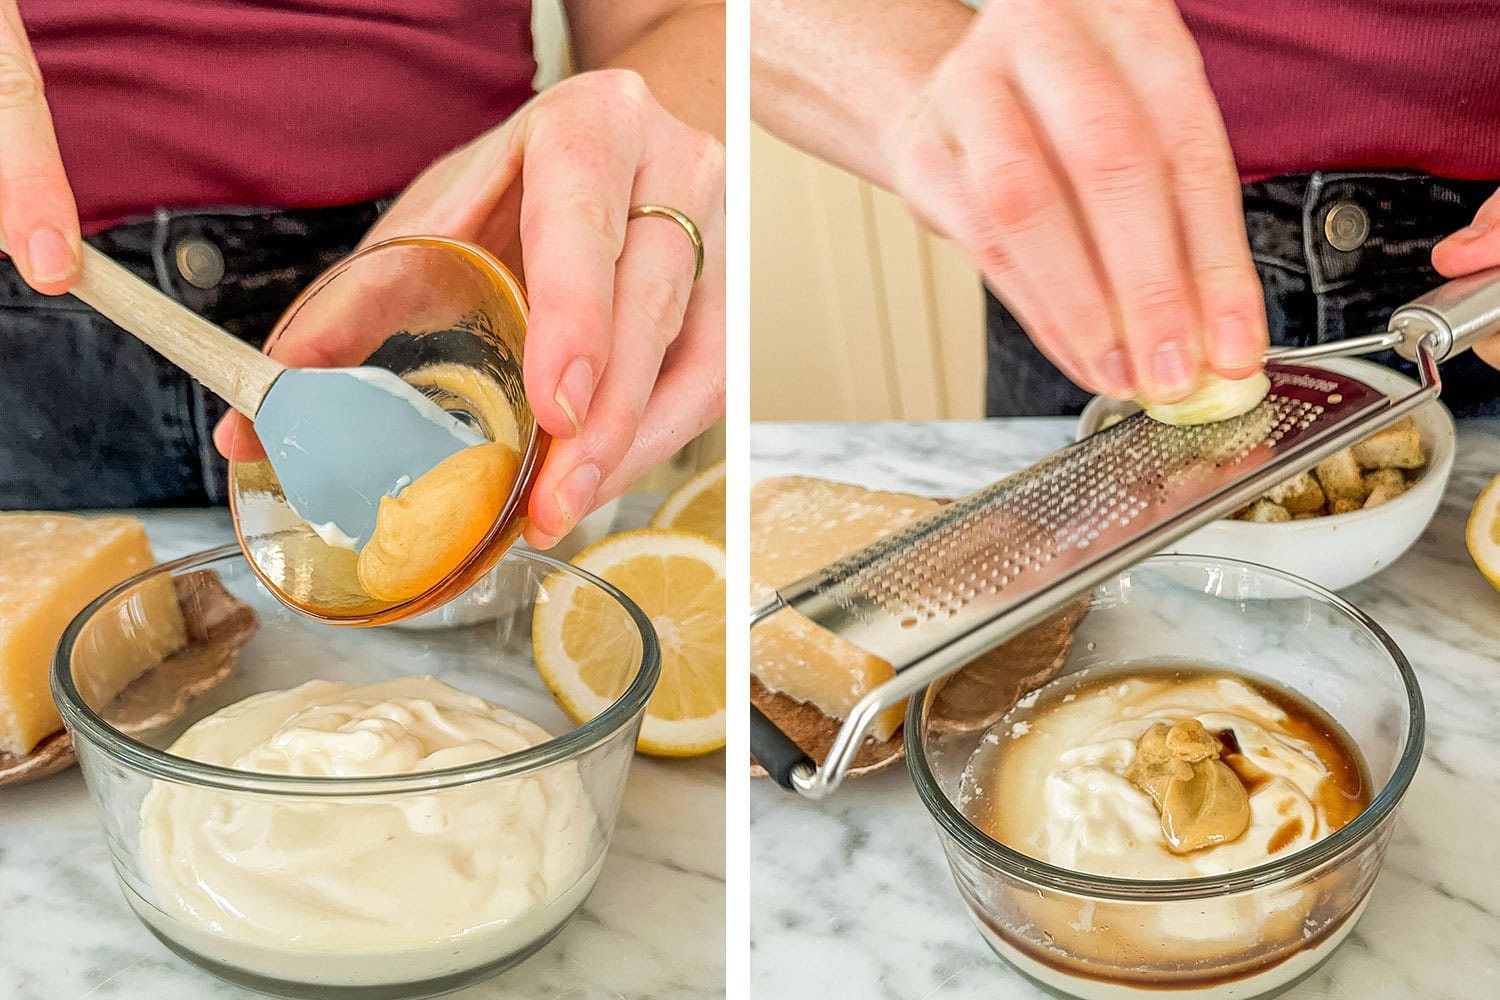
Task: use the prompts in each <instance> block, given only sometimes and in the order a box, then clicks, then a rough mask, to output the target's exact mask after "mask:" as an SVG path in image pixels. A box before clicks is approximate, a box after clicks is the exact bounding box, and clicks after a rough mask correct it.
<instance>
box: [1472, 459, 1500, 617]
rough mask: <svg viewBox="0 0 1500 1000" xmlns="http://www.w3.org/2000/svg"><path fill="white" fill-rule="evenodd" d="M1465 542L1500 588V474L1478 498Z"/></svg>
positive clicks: (1477, 561)
mask: <svg viewBox="0 0 1500 1000" xmlns="http://www.w3.org/2000/svg"><path fill="white" fill-rule="evenodd" d="M1464 541H1465V542H1466V543H1467V544H1468V546H1469V555H1471V556H1473V557H1474V565H1475V566H1478V567H1479V572H1481V573H1483V574H1484V577H1485V579H1486V580H1488V581H1490V583H1491V584H1492V585H1493V586H1494V588H1495V589H1496V590H1500V476H1496V477H1495V478H1494V479H1491V480H1490V484H1489V485H1488V486H1486V487H1485V488H1484V489H1483V490H1481V491H1480V493H1479V499H1478V500H1475V501H1474V513H1472V514H1470V515H1469V526H1468V529H1467V530H1466V531H1465V532H1464Z"/></svg>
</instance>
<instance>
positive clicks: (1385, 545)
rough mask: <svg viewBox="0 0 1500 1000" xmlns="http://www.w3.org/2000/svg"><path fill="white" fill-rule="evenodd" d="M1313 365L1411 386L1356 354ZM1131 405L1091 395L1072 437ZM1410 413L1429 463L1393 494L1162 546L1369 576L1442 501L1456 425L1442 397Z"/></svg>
mask: <svg viewBox="0 0 1500 1000" xmlns="http://www.w3.org/2000/svg"><path fill="white" fill-rule="evenodd" d="M1316 367H1321V368H1328V369H1332V370H1333V371H1339V372H1343V373H1345V374H1347V375H1353V376H1354V377H1356V378H1358V379H1361V380H1362V381H1364V382H1365V383H1367V384H1368V385H1371V386H1374V387H1375V388H1377V389H1380V390H1382V391H1384V392H1387V393H1390V394H1391V395H1392V396H1402V395H1405V394H1406V393H1408V392H1410V391H1412V390H1413V389H1415V388H1416V384H1415V383H1414V382H1412V380H1411V379H1409V378H1407V377H1406V376H1404V375H1402V374H1401V373H1400V372H1397V371H1395V370H1393V369H1390V368H1387V367H1385V366H1384V365H1378V364H1375V363H1374V362H1372V361H1363V360H1360V359H1358V358H1334V359H1330V360H1327V361H1321V362H1318V364H1317V366H1316ZM1137 409H1139V407H1137V406H1136V405H1135V404H1134V403H1121V402H1117V401H1115V400H1112V399H1106V398H1104V397H1102V396H1101V397H1096V398H1095V399H1094V400H1092V401H1091V402H1090V403H1089V404H1088V406H1086V407H1084V410H1083V414H1082V415H1081V416H1080V417H1079V418H1078V430H1077V434H1076V436H1077V437H1078V438H1079V439H1080V440H1081V439H1082V438H1085V437H1088V436H1089V435H1090V434H1093V433H1094V432H1095V431H1097V430H1099V428H1100V427H1101V426H1102V424H1103V422H1104V420H1105V419H1106V418H1107V417H1109V416H1110V415H1112V414H1115V413H1121V414H1126V413H1131V412H1134V411H1135V410H1137ZM1412 419H1413V420H1415V421H1416V424H1417V429H1418V430H1419V431H1420V432H1421V434H1422V450H1423V451H1424V452H1425V453H1426V455H1427V468H1426V469H1425V470H1423V472H1422V476H1421V478H1420V479H1418V480H1417V482H1416V483H1414V484H1413V485H1412V487H1411V488H1410V489H1408V490H1407V491H1406V492H1405V493H1403V494H1401V495H1400V496H1399V497H1397V498H1396V499H1394V500H1391V501H1390V502H1388V503H1384V504H1381V505H1380V506H1379V507H1374V508H1371V509H1370V510H1357V511H1354V512H1353V513H1352V514H1333V515H1329V516H1327V517H1314V518H1309V519H1307V520H1302V521H1285V522H1280V523H1276V524H1252V523H1250V522H1248V521H1230V520H1222V521H1215V522H1214V523H1213V524H1209V525H1205V526H1204V527H1202V528H1199V529H1198V530H1197V531H1195V532H1193V533H1192V534H1191V535H1188V536H1187V537H1186V538H1183V539H1182V540H1181V541H1179V542H1177V543H1176V544H1174V545H1172V546H1170V547H1169V548H1167V549H1165V550H1164V551H1166V552H1185V553H1193V554H1196V555H1206V556H1219V557H1222V558H1226V559H1238V560H1242V561H1244V562H1251V563H1257V564H1259V565H1262V566H1270V567H1273V568H1275V569H1279V570H1282V571H1283V572H1286V573H1291V574H1293V575H1294V576H1299V577H1301V578H1302V579H1304V580H1311V581H1312V582H1313V583H1316V584H1318V585H1319V586H1321V587H1325V588H1327V589H1328V590H1340V589H1342V588H1344V587H1351V586H1353V585H1354V584H1356V583H1359V582H1360V581H1361V580H1365V579H1367V578H1369V577H1371V576H1374V575H1375V574H1376V573H1378V572H1380V571H1381V570H1382V569H1384V568H1385V567H1386V566H1389V565H1390V564H1391V563H1393V562H1395V561H1396V559H1397V558H1398V557H1400V555H1401V554H1402V553H1403V552H1405V551H1406V550H1407V549H1408V548H1410V547H1411V545H1412V543H1413V542H1415V541H1416V540H1417V538H1418V537H1420V536H1421V534H1422V532H1423V531H1424V530H1426V528H1427V525H1428V523H1429V522H1430V521H1431V520H1432V517H1433V515H1434V514H1435V513H1437V509H1438V505H1439V504H1440V503H1441V502H1442V499H1443V488H1444V487H1445V486H1446V485H1447V483H1448V474H1449V473H1450V472H1452V471H1453V453H1454V447H1455V443H1456V440H1457V431H1456V429H1455V428H1454V425H1453V415H1452V414H1450V413H1449V412H1448V408H1447V407H1445V406H1443V404H1442V403H1436V402H1434V403H1429V404H1428V405H1426V406H1423V407H1420V408H1418V409H1417V410H1416V411H1415V412H1414V413H1413V414H1412Z"/></svg>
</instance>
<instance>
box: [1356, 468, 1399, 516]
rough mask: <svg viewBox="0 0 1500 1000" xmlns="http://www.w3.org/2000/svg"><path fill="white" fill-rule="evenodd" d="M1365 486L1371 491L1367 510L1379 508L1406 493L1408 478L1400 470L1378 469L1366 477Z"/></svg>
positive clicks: (1368, 496)
mask: <svg viewBox="0 0 1500 1000" xmlns="http://www.w3.org/2000/svg"><path fill="white" fill-rule="evenodd" d="M1365 486H1366V487H1367V488H1368V490H1369V492H1368V495H1367V496H1366V497H1365V507H1366V509H1368V508H1370V507H1379V506H1380V505H1381V504H1383V503H1387V502H1389V501H1391V500H1394V499H1395V498H1396V497H1399V496H1400V495H1401V494H1403V493H1405V492H1406V477H1405V476H1403V475H1402V474H1401V470H1400V469H1376V470H1375V471H1374V472H1371V473H1369V474H1368V475H1366V476H1365Z"/></svg>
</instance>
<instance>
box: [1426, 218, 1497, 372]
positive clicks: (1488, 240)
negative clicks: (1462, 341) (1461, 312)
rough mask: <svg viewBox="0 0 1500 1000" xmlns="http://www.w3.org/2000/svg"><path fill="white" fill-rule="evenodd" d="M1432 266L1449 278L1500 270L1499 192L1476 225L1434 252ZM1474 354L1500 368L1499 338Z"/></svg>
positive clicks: (1453, 235)
mask: <svg viewBox="0 0 1500 1000" xmlns="http://www.w3.org/2000/svg"><path fill="white" fill-rule="evenodd" d="M1432 266H1433V267H1434V268H1436V269H1437V272H1438V273H1439V274H1441V275H1443V276H1444V277H1447V278H1457V277H1459V276H1460V275H1465V274H1473V273H1474V272H1475V271H1483V270H1484V269H1485V268H1489V267H1500V189H1497V190H1496V191H1495V193H1494V194H1493V195H1491V196H1490V198H1489V200H1488V201H1486V202H1485V203H1484V204H1483V205H1481V206H1479V211H1478V212H1476V213H1475V214H1474V221H1473V222H1471V223H1469V225H1467V226H1465V227H1464V228H1463V229H1460V230H1459V231H1458V232H1456V233H1453V234H1452V235H1450V236H1449V237H1448V238H1447V239H1445V240H1443V241H1442V242H1441V243H1439V244H1438V245H1437V246H1435V247H1433V248H1432ZM1474 353H1475V354H1477V355H1479V356H1480V357H1481V358H1483V359H1484V360H1485V361H1486V362H1487V363H1488V364H1489V365H1490V367H1492V368H1500V334H1496V335H1495V336H1493V337H1490V338H1489V339H1488V340H1484V341H1481V342H1480V343H1478V344H1475V345H1474Z"/></svg>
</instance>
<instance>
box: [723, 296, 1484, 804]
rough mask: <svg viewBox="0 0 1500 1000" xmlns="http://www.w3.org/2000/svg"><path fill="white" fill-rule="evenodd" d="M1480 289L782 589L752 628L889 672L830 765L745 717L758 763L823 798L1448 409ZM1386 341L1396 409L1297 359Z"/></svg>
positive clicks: (1275, 371)
mask: <svg viewBox="0 0 1500 1000" xmlns="http://www.w3.org/2000/svg"><path fill="white" fill-rule="evenodd" d="M1480 279H1482V280H1476V279H1461V281H1460V282H1451V283H1449V285H1445V286H1443V287H1442V288H1440V289H1438V290H1437V291H1435V292H1433V293H1430V294H1429V295H1427V296H1423V298H1421V299H1418V300H1417V301H1416V302H1414V303H1411V304H1409V305H1408V306H1404V307H1402V309H1400V310H1398V311H1397V312H1396V314H1394V315H1393V316H1392V319H1391V328H1390V331H1389V332H1388V333H1386V334H1380V335H1376V336H1372V337H1369V338H1361V339H1360V340H1357V341H1352V342H1348V343H1347V344H1345V345H1341V347H1340V348H1330V346H1328V345H1320V346H1318V347H1314V348H1309V349H1305V350H1302V351H1300V352H1298V351H1293V352H1285V353H1283V354H1281V355H1278V359H1277V360H1275V361H1273V362H1272V363H1270V364H1268V365H1267V367H1266V374H1267V375H1268V376H1269V378H1270V381H1271V391H1270V394H1269V395H1268V396H1267V398H1266V399H1265V400H1264V401H1263V402H1262V403H1261V404H1260V405H1259V406H1258V407H1256V408H1255V409H1254V410H1252V411H1250V412H1249V413H1247V414H1245V415H1243V416H1241V417H1238V418H1235V419H1233V420H1228V421H1224V422H1221V423H1217V424H1208V425H1203V426H1198V427H1173V426H1169V425H1166V424H1162V423H1158V422H1156V421H1154V420H1152V419H1151V418H1150V417H1147V416H1146V415H1144V414H1136V415H1134V416H1132V417H1128V418H1126V419H1125V420H1123V421H1122V422H1120V423H1118V424H1116V425H1115V426H1113V427H1109V428H1106V429H1104V430H1102V431H1100V432H1099V433H1097V434H1095V435H1093V436H1091V437H1089V438H1086V439H1085V440H1083V441H1079V442H1077V443H1075V444H1073V445H1071V446H1069V447H1067V448H1064V449H1063V450H1061V451H1059V452H1056V453H1054V454H1052V455H1051V456H1049V457H1047V458H1045V459H1043V460H1042V461H1040V462H1038V463H1037V464H1035V465H1032V466H1030V467H1028V468H1025V469H1023V470H1021V471H1020V472H1017V473H1015V474H1014V475H1012V476H1009V477H1007V478H1005V479H1002V480H1001V481H999V482H997V483H995V484H994V485H992V486H988V487H986V488H984V489H982V490H980V491H979V492H977V493H974V494H972V495H970V496H968V497H966V498H964V499H962V500H959V501H957V502H955V503H952V504H948V505H946V506H944V507H942V508H941V509H939V510H938V511H936V512H934V513H933V514H931V515H929V516H928V517H926V518H923V519H922V520H920V521H917V522H914V523H912V524H910V525H908V526H907V527H905V528H904V529H902V530H900V531H897V532H895V533H893V534H891V535H889V536H887V537H886V538H884V539H882V540H880V541H878V542H876V543H874V544H872V545H869V546H866V547H865V548H862V549H859V550H858V551H856V552H854V553H852V554H850V555H849V556H846V557H845V558H843V559H840V560H838V561H837V562H835V563H833V564H831V565H829V566H826V567H824V568H823V569H822V570H820V571H818V572H816V573H813V574H811V575H809V576H806V577H804V578H802V579H801V580H798V581H797V582H795V583H793V584H791V585H790V586H788V587H784V588H782V589H781V590H779V591H778V592H777V593H776V594H773V595H772V596H771V597H769V598H767V599H766V600H765V601H763V602H761V603H760V604H759V605H757V606H756V607H755V608H754V609H752V612H751V625H752V627H753V626H754V625H755V624H756V623H757V622H759V621H762V620H764V619H765V618H767V617H769V616H770V615H771V614H773V613H774V612H776V611H778V610H781V609H782V608H788V607H789V608H792V609H794V610H796V611H797V612H799V613H801V614H802V615H804V616H806V617H807V618H809V619H811V620H812V621H813V622H815V623H817V624H818V625H820V626H822V627H823V628H825V629H827V630H828V631H830V632H832V633H834V634H835V635H837V636H839V637H840V638H842V639H845V640H847V641H849V642H852V643H854V644H855V645H857V646H860V647H862V648H863V649H865V650H867V651H869V652H870V653H872V654H874V655H876V656H879V657H881V658H882V659H884V660H886V661H887V662H889V663H890V664H891V666H892V667H894V668H895V671H896V674H895V676H894V677H893V678H891V679H890V680H888V681H886V682H885V683H883V684H881V685H880V686H879V687H877V688H876V689H874V690H873V691H871V692H869V693H868V694H867V695H865V696H864V698H863V699H861V701H860V702H859V703H858V704H857V705H856V706H855V707H854V709H853V710H852V711H851V712H850V714H849V717H848V719H847V720H846V721H845V722H844V725H843V727H842V729H841V730H840V732H839V735H838V737H837V738H836V739H835V741H834V744H833V747H832V749H831V750H830V752H829V755H828V759H827V760H826V761H825V762H824V764H823V766H821V767H815V766H814V765H813V763H812V762H811V761H810V760H808V759H807V758H806V757H805V756H804V755H802V754H801V752H800V750H798V749H797V748H796V746H795V745H794V744H791V742H790V740H788V739H787V738H786V737H785V735H784V734H782V733H781V732H780V731H779V730H777V729H776V728H775V727H774V725H773V724H772V723H770V722H769V720H767V719H766V718H765V717H764V716H762V715H760V714H759V713H757V712H755V711H754V710H753V709H752V728H751V734H752V748H753V750H754V752H755V756H756V757H757V759H759V760H760V761H761V763H762V764H764V765H766V767H767V770H768V771H770V772H771V773H772V775H773V776H774V777H776V778H777V780H778V781H780V782H781V783H782V784H784V785H786V786H788V787H792V788H795V789H796V790H797V791H799V792H802V793H803V794H805V795H808V796H811V797H821V796H823V795H826V794H828V793H829V792H831V791H832V790H833V789H834V788H836V787H837V786H838V784H839V783H840V781H841V780H842V778H843V775H844V773H845V772H846V771H847V769H848V766H849V763H850V762H851V761H852V759H853V756H854V753H855V752H856V751H857V750H858V748H859V745H860V743H861V742H862V741H863V739H864V736H865V734H866V733H867V732H868V731H869V729H870V726H871V725H872V723H873V722H874V720H875V718H876V717H877V716H878V715H879V714H880V713H881V712H882V711H883V710H885V709H886V708H888V707H890V706H891V705H895V704H898V703H899V702H900V701H901V700H902V699H903V698H906V697H908V696H909V695H911V694H913V693H915V692H916V691H918V690H920V689H921V688H922V687H925V686H926V685H927V684H929V683H930V682H932V681H934V680H936V679H937V678H939V677H942V676H944V675H945V674H947V673H950V672H952V671H953V670H956V669H958V668H959V667H961V666H962V665H964V664H965V663H967V662H969V661H970V660H972V659H974V658H975V657H976V656H978V655H979V654H981V653H983V652H984V651H986V650H988V649H991V648H993V647H994V646H996V645H998V644H999V643H1001V642H1003V641H1004V640H1005V639H1007V638H1009V637H1011V636H1013V635H1015V634H1017V633H1018V632H1020V631H1022V630H1023V629H1025V628H1028V627H1030V626H1032V625H1034V624H1036V623H1037V622H1039V621H1041V620H1042V619H1043V618H1045V617H1046V616H1047V615H1049V614H1050V613H1052V612H1054V611H1056V610H1057V609H1058V608H1060V607H1061V606H1062V605H1063V604H1065V603H1066V602H1067V601H1069V600H1071V599H1072V598H1074V597H1076V596H1078V595H1079V594H1081V593H1083V592H1084V591H1086V590H1089V589H1091V588H1092V587H1094V586H1095V585H1097V584H1098V583H1100V582H1102V581H1103V580H1105V579H1108V578H1109V577H1111V576H1113V575H1114V574H1117V573H1119V572H1120V571H1122V570H1124V569H1125V568H1127V567H1129V566H1130V565H1132V564H1134V563H1135V562H1137V561H1139V560H1140V559H1142V558H1144V557H1145V556H1147V555H1149V554H1151V553H1152V552H1154V551H1156V550H1158V549H1161V548H1163V547H1165V546H1167V545H1169V544H1171V543H1172V542H1174V541H1176V540H1177V539H1178V538H1181V537H1182V536H1184V535H1186V534H1188V533H1189V532H1191V531H1192V530H1193V529H1195V528H1197V527H1199V526H1201V525H1203V524H1205V523H1207V522H1209V521H1212V520H1214V519H1216V518H1219V517H1222V516H1223V515H1225V514H1228V513H1230V512H1231V511H1233V510H1235V509H1237V508H1239V507H1241V506H1243V505H1245V504H1247V503H1249V502H1251V501H1252V500H1254V499H1255V498H1256V497H1258V496H1260V495H1261V494H1263V493H1264V492H1266V490H1267V489H1269V488H1270V487H1272V486H1274V485H1276V484H1277V483H1278V482H1280V481H1282V480H1283V479H1285V478H1288V477H1289V476H1291V475H1294V474H1296V473H1297V472H1299V471H1302V470H1304V469H1307V468H1310V467H1311V466H1313V465H1315V464H1316V463H1317V462H1319V461H1321V460H1322V459H1324V458H1326V457H1328V456H1329V455H1332V454H1333V453H1334V452H1336V451H1338V450H1339V449H1341V448H1344V447H1346V446H1348V445H1351V444H1354V443H1355V442H1357V441H1360V440H1362V439H1363V438H1364V437H1366V436H1367V435H1369V434H1370V433H1372V432H1373V431H1375V430H1378V429H1379V428H1380V427H1382V426H1385V425H1387V424H1390V423H1392V422H1394V421H1396V420H1398V419H1400V418H1401V417H1402V416H1404V415H1405V414H1407V413H1409V412H1410V411H1411V410H1413V409H1415V408H1416V407H1417V406H1420V405H1421V404H1422V403H1425V402H1427V401H1428V400H1431V399H1435V398H1437V396H1438V394H1439V392H1440V389H1441V382H1440V380H1439V377H1438V370H1437V362H1438V361H1440V360H1443V359H1445V358H1447V357H1449V356H1451V355H1452V354H1454V353H1457V352H1458V351H1460V350H1462V349H1464V348H1465V347H1467V346H1468V345H1469V344H1471V343H1473V342H1474V341H1476V340H1477V339H1479V337H1481V336H1484V335H1488V333H1493V332H1495V331H1497V330H1500V271H1496V272H1490V273H1488V274H1487V275H1483V276H1480ZM1454 286H1459V288H1458V289H1457V291H1463V292H1464V293H1465V294H1463V295H1455V288H1454ZM1444 296H1447V297H1446V298H1445V297H1444ZM1450 300H1454V301H1456V303H1457V304H1454V301H1450ZM1434 301H1436V302H1438V303H1439V304H1440V305H1443V306H1444V308H1443V309H1434V308H1431V306H1432V303H1433V302H1434ZM1471 314H1473V315H1471ZM1390 347H1395V348H1396V349H1397V350H1398V351H1401V352H1402V353H1408V352H1409V353H1410V355H1413V356H1415V358H1416V360H1417V362H1418V365H1419V368H1420V371H1421V374H1422V385H1421V386H1420V387H1419V388H1418V389H1416V390H1414V391H1413V392H1412V393H1410V394H1408V395H1407V396H1405V397H1402V398H1400V399H1396V400H1393V399H1391V398H1389V397H1388V396H1386V395H1385V394H1384V393H1382V392H1380V391H1378V390H1376V389H1374V388H1372V387H1370V386H1368V385H1366V384H1365V383H1363V382H1361V381H1359V380H1358V379H1356V378H1354V377H1352V376H1349V375H1345V374H1342V373H1338V372H1333V371H1330V370H1326V369H1321V368H1313V367H1307V366H1304V365H1299V364H1292V363H1288V361H1287V360H1286V359H1287V358H1289V357H1295V356H1298V355H1299V354H1301V355H1316V356H1327V355H1330V354H1334V353H1347V354H1355V353H1365V352H1368V351H1370V350H1375V349H1384V348H1390Z"/></svg>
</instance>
